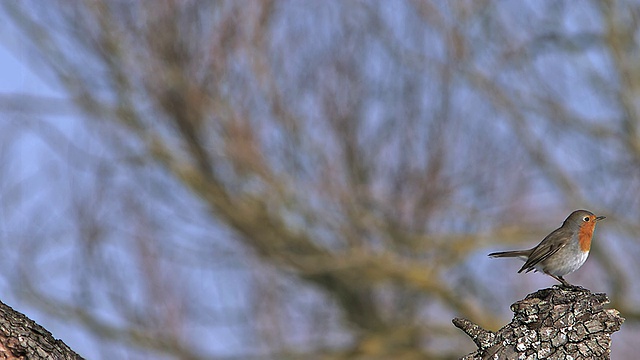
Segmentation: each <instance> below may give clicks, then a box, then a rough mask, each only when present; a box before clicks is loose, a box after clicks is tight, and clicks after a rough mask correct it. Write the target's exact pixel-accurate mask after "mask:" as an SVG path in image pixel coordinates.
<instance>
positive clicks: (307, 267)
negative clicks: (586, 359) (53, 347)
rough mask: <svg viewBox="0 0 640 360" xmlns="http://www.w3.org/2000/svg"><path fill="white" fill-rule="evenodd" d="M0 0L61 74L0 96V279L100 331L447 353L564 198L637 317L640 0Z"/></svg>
mask: <svg viewBox="0 0 640 360" xmlns="http://www.w3.org/2000/svg"><path fill="white" fill-rule="evenodd" d="M1 4H2V7H3V9H4V12H5V13H6V14H7V15H8V17H9V18H10V19H11V20H12V21H11V22H10V24H6V25H4V29H5V30H6V32H8V31H12V33H14V34H16V36H17V37H16V38H15V39H18V40H15V43H14V46H15V47H16V48H17V50H16V51H22V53H23V54H28V55H27V56H25V57H28V61H29V64H30V67H31V68H32V69H33V70H34V71H35V72H37V73H38V74H39V75H40V76H41V77H42V78H43V79H46V80H47V81H49V82H50V83H51V84H52V85H53V86H54V87H55V88H56V89H59V90H60V91H61V92H63V93H64V94H65V96H66V97H65V98H64V99H63V100H59V99H57V98H47V97H44V96H42V97H39V96H27V95H22V94H5V95H3V96H2V98H1V99H0V101H1V104H0V105H1V106H2V108H3V109H4V110H5V112H4V118H5V121H3V122H4V124H2V125H1V126H2V129H3V131H2V135H0V136H1V137H2V139H1V140H2V142H1V144H3V145H2V146H3V147H4V148H5V149H4V150H6V151H2V154H3V155H2V157H3V158H4V160H6V161H4V162H3V163H4V165H3V168H2V169H1V171H2V174H3V176H2V178H3V179H4V180H3V183H2V184H0V194H1V196H2V198H3V207H4V208H3V209H2V210H1V211H2V213H3V216H4V218H3V219H2V222H3V224H2V228H3V229H4V234H5V236H4V237H5V239H4V240H3V241H4V242H5V243H6V245H5V248H7V251H8V254H9V255H7V257H8V260H7V261H6V262H5V263H4V264H3V266H5V270H6V272H4V274H10V276H9V277H8V279H7V282H8V285H9V286H11V288H12V289H13V291H14V292H15V293H16V294H17V295H16V296H18V298H19V299H20V300H21V301H27V300H28V301H30V302H31V303H32V304H34V305H36V306H38V308H40V309H43V310H45V311H47V312H49V313H50V314H52V315H54V316H58V317H60V318H61V319H64V320H63V321H67V322H68V321H72V322H73V323H74V325H75V326H77V327H78V328H80V329H84V330H87V331H89V332H90V333H91V334H93V335H94V339H95V341H96V342H97V343H98V345H99V347H100V348H102V349H104V350H103V351H105V354H110V355H112V353H110V351H112V347H111V345H113V344H120V345H123V346H124V349H125V350H123V351H126V352H127V354H129V355H128V356H134V355H132V354H138V356H141V357H144V356H146V355H145V354H147V355H148V354H150V353H154V354H155V355H156V356H159V355H166V356H167V357H176V358H185V359H190V358H191V359H200V358H243V359H244V358H250V357H256V358H278V359H283V358H323V359H346V358H367V359H375V358H378V359H389V358H393V359H449V358H456V357H458V356H460V355H462V354H465V353H468V352H470V351H471V350H472V344H470V343H468V341H467V340H466V339H465V337H464V334H462V333H458V332H457V330H456V329H454V328H453V327H452V326H451V324H450V319H451V318H452V317H454V316H461V317H466V318H468V319H472V320H473V321H474V322H476V323H478V324H480V325H482V326H483V327H486V328H490V329H496V328H497V327H499V326H500V324H501V323H503V322H504V318H503V316H504V315H505V313H504V311H506V308H505V307H506V306H507V305H508V304H509V303H510V302H512V301H514V300H517V299H518V298H520V297H519V296H512V295H509V296H507V295H506V294H507V293H508V291H509V289H511V290H513V288H506V290H505V289H503V287H504V285H503V284H506V283H509V279H513V280H514V281H515V282H520V283H525V284H526V283H527V282H529V281H531V279H533V278H535V277H534V276H526V277H525V276H518V277H515V275H514V277H513V278H511V277H506V276H504V278H501V279H500V280H494V278H495V277H496V276H497V273H495V272H493V273H492V270H490V268H488V267H487V266H486V263H484V261H488V259H485V258H484V254H485V253H486V252H488V251H487V249H486V248H487V247H488V246H489V245H490V244H496V243H498V242H500V241H502V242H504V243H507V242H510V243H516V242H518V243H529V244H535V243H537V241H539V240H540V239H539V237H540V236H543V235H544V234H546V233H548V232H549V231H550V230H553V229H554V226H558V225H559V223H560V221H561V220H562V219H563V218H564V217H565V216H566V214H568V213H569V211H570V210H573V209H575V208H579V207H580V208H588V209H590V210H592V211H594V212H596V213H604V214H606V215H607V216H608V219H607V224H606V225H605V224H603V226H601V228H600V229H599V231H598V232H599V233H602V232H603V230H604V231H607V234H608V236H607V237H611V238H614V239H615V241H613V240H612V241H608V240H609V239H607V241H606V242H604V241H598V240H601V239H596V241H595V244H594V245H595V249H594V255H595V257H596V258H597V261H596V263H597V265H598V267H597V268H595V269H594V268H593V266H595V265H592V267H591V270H588V267H585V268H584V270H581V271H582V272H583V273H586V272H589V271H590V273H592V274H595V273H596V271H598V274H599V275H598V276H597V277H593V276H592V277H591V278H593V279H590V281H593V282H592V283H591V284H586V282H587V279H585V281H584V282H585V285H596V284H598V286H601V287H604V288H605V289H607V290H608V291H609V294H610V297H611V298H612V299H613V301H614V302H615V305H616V307H617V308H618V309H620V310H621V311H622V314H623V316H624V317H626V318H628V319H629V320H628V322H627V325H630V326H637V325H633V324H634V322H636V321H637V319H638V318H639V313H638V312H637V311H635V312H634V311H633V310H632V309H633V308H634V306H635V307H636V308H637V304H638V302H639V301H640V293H639V292H638V290H640V289H639V288H638V286H637V285H634V284H632V280H633V279H632V277H631V275H632V274H634V273H636V272H637V271H638V270H639V269H638V265H637V264H636V262H635V261H634V259H635V258H636V257H637V255H638V253H639V252H640V247H639V246H638V243H637V242H636V241H635V240H634V238H635V237H636V236H637V235H638V234H639V233H640V226H639V225H638V224H637V223H636V221H635V220H636V219H637V216H638V214H640V196H638V195H636V194H640V191H637V190H638V187H639V186H640V167H638V166H637V164H638V160H639V159H640V145H638V144H640V142H639V141H638V139H639V137H640V133H639V132H640V130H638V124H639V122H638V111H639V110H638V109H637V107H638V105H637V104H638V102H637V101H636V100H635V99H636V97H637V92H638V89H639V88H640V87H639V86H638V84H640V71H639V70H640V69H639V68H638V66H637V64H640V61H638V59H637V58H638V54H639V53H638V50H637V35H636V34H637V33H638V31H637V29H638V14H639V13H640V6H638V5H637V4H634V3H632V2H629V3H626V2H597V1H590V2H582V3H580V5H579V6H573V5H572V6H567V5H566V3H563V2H544V3H540V2H534V1H532V2H493V1H456V2H437V1H409V0H408V1H394V2H386V1H370V2H362V1H322V2H320V1H316V2H308V1H206V2H205V1H169V0H166V1H153V2H151V1H149V2H135V3H131V2H127V1H100V0H95V1H88V2H84V3H74V4H73V5H70V4H69V3H67V2H62V1H61V2H58V3H55V4H53V3H51V2H47V3H46V4H44V3H42V2H36V1H22V2H2V3H1ZM66 100H68V101H69V102H71V103H72V104H73V105H74V106H73V109H77V110H79V112H74V110H72V109H69V108H65V107H64V106H62V105H64V104H66V103H68V102H67V101H66ZM62 118H64V120H63V119H62ZM69 118H72V119H73V120H69ZM33 135H36V137H33ZM25 141H30V142H27V143H26V144H30V145H29V146H27V145H25ZM34 143H36V144H35V145H34ZM42 143H44V144H45V145H47V146H49V147H48V148H46V150H44V148H43V150H41V152H39V153H34V151H35V150H34V149H35V148H37V146H42V145H41V144H42ZM49 152H53V153H55V154H56V155H59V156H58V157H54V156H51V155H50V154H49ZM16 174H19V176H17V175H16ZM634 190H635V191H634ZM32 224H37V226H31V225H32ZM603 228H607V230H605V229H603ZM605 244H606V247H605V246H604V245H605ZM622 249H624V250H622ZM634 255H635V256H634ZM480 259H482V260H480ZM593 263H594V260H593V259H592V260H591V262H590V263H589V264H593ZM491 267H492V268H495V269H497V268H498V267H501V268H500V269H507V267H509V270H508V271H509V272H515V268H514V267H513V265H512V264H511V265H509V264H501V263H500V264H498V263H491ZM494 271H495V270H494ZM505 271H507V270H505ZM52 276H53V277H54V278H55V280H56V281H53V282H52V280H51V277H52ZM45 280H46V281H45ZM527 289H528V290H529V291H531V290H533V289H532V288H531V287H530V286H528V287H527ZM627 325H625V326H627ZM623 332H624V330H623ZM56 335H58V336H60V335H59V334H56ZM67 343H70V344H71V345H72V347H74V346H73V344H72V343H71V342H70V341H67ZM462 344H464V345H462ZM614 347H615V340H614ZM74 348H75V350H77V351H79V352H80V353H82V349H80V348H77V347H74ZM105 356H107V355H105ZM614 357H615V356H614Z"/></svg>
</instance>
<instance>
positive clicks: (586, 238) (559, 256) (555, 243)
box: [489, 210, 605, 287]
mask: <svg viewBox="0 0 640 360" xmlns="http://www.w3.org/2000/svg"><path fill="white" fill-rule="evenodd" d="M604 218H605V217H604V216H595V215H594V214H593V213H591V212H590V211H587V210H576V211H574V212H572V213H571V215H569V217H567V219H566V220H565V221H564V222H563V223H562V226H560V227H559V228H558V229H556V230H554V231H553V232H552V233H551V234H549V235H547V237H545V238H544V239H542V241H541V242H540V244H538V245H536V246H535V247H534V248H532V249H528V250H514V251H500V252H494V253H491V254H489V256H491V257H517V258H520V259H522V260H524V262H525V263H524V265H522V267H521V268H520V270H518V273H521V272H522V271H526V272H529V271H531V270H534V271H541V272H543V273H545V274H547V275H549V276H551V277H552V278H554V279H556V280H558V281H560V282H561V283H562V285H563V286H566V287H573V285H571V284H569V283H568V282H567V281H566V280H565V279H564V278H563V276H565V275H567V274H569V273H572V272H574V271H576V270H578V269H579V268H580V267H581V266H582V264H584V262H585V261H586V260H587V257H588V256H589V250H590V249H591V238H592V237H593V230H594V229H595V227H596V222H598V221H600V220H602V219H604Z"/></svg>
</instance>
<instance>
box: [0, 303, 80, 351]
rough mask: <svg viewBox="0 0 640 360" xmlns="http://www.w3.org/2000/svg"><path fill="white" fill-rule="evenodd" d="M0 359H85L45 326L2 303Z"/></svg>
mask: <svg viewBox="0 0 640 360" xmlns="http://www.w3.org/2000/svg"><path fill="white" fill-rule="evenodd" d="M0 359H3V360H4V359H7V360H9V359H47V360H51V359H55V360H63V359H65V360H66V359H69V360H71V359H73V360H79V359H82V357H81V356H80V355H78V354H76V353H75V352H74V351H73V350H71V349H70V348H69V347H68V346H67V345H66V344H65V343H63V342H62V341H61V340H56V339H54V338H53V336H52V335H51V333H50V332H48V331H47V330H46V329H45V328H43V327H42V326H40V325H38V324H36V323H35V322H34V321H33V320H31V319H29V318H28V317H26V316H25V315H24V314H22V313H20V312H17V311H15V310H13V309H12V308H11V307H10V306H8V305H6V304H4V303H2V302H0Z"/></svg>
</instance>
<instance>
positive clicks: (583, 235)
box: [578, 221, 596, 251]
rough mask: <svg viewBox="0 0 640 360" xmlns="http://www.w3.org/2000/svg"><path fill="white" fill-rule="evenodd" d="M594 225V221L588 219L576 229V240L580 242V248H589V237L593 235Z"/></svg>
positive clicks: (583, 249) (584, 249) (587, 249)
mask: <svg viewBox="0 0 640 360" xmlns="http://www.w3.org/2000/svg"><path fill="white" fill-rule="evenodd" d="M595 227H596V222H595V221H589V222H586V223H583V224H582V225H581V226H580V230H579V231H578V242H579V243H580V250H582V251H589V250H590V249H591V238H592V237H593V230H594V229H595Z"/></svg>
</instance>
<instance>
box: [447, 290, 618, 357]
mask: <svg viewBox="0 0 640 360" xmlns="http://www.w3.org/2000/svg"><path fill="white" fill-rule="evenodd" d="M608 302H609V299H608V298H607V296H606V295H605V294H593V293H592V292H591V291H589V290H586V289H583V288H571V289H563V288H560V287H557V286H554V287H553V288H549V289H543V290H539V291H537V292H535V293H533V294H529V295H527V297H526V298H525V299H524V300H521V301H518V302H516V303H515V304H513V305H511V310H512V311H513V312H514V316H513V320H512V321H511V323H509V324H507V325H506V326H504V327H503V328H502V329H500V330H498V331H497V332H492V331H488V330H484V329H483V328H481V327H480V326H478V325H476V324H474V323H472V322H471V321H469V320H467V319H460V318H456V319H453V324H454V325H455V326H456V327H458V328H460V329H461V330H462V331H464V332H465V333H466V334H467V335H469V336H470V337H471V339H472V340H473V341H474V342H475V343H476V345H477V346H478V350H477V351H476V352H474V353H471V354H469V355H467V356H464V357H463V358H462V359H463V360H471V359H474V360H475V359H531V360H534V359H570V358H572V359H574V360H579V359H609V358H610V356H609V355H610V352H611V349H610V347H611V334H612V333H614V332H616V331H618V330H619V329H620V325H622V322H623V321H624V319H623V318H622V317H620V315H619V313H618V311H617V310H615V309H605V308H604V304H607V303H608Z"/></svg>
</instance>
